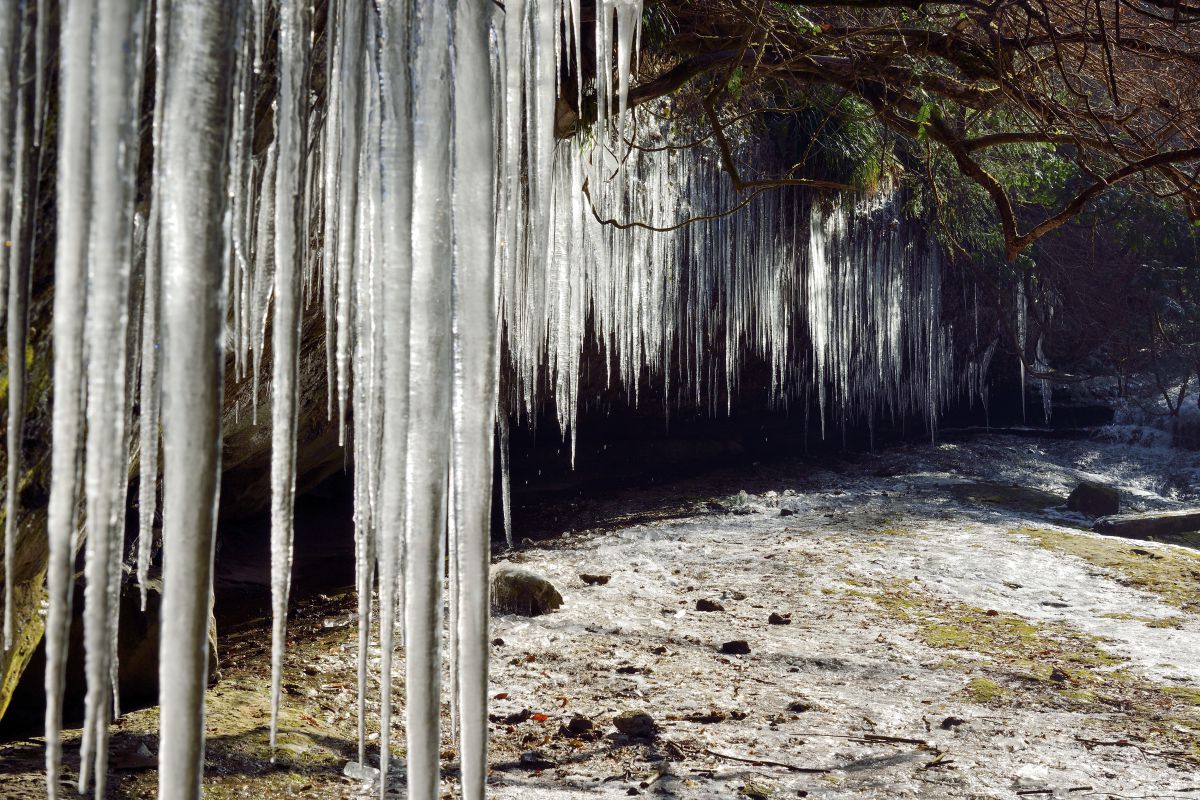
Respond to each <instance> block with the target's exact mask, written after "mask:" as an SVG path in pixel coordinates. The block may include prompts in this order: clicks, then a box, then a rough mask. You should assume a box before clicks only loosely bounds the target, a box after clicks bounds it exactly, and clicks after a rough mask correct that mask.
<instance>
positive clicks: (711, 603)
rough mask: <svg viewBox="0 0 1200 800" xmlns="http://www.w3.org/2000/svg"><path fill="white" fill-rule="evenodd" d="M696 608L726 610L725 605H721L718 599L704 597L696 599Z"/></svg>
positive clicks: (700, 609)
mask: <svg viewBox="0 0 1200 800" xmlns="http://www.w3.org/2000/svg"><path fill="white" fill-rule="evenodd" d="M696 610H697V611H724V610H725V606H723V605H721V604H720V603H718V602H717V601H716V600H709V599H707V598H703V597H702V598H700V599H699V600H697V601H696Z"/></svg>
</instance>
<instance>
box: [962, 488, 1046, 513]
mask: <svg viewBox="0 0 1200 800" xmlns="http://www.w3.org/2000/svg"><path fill="white" fill-rule="evenodd" d="M949 491H950V494H951V495H953V496H954V497H955V498H956V499H958V500H959V501H961V502H964V503H968V504H980V503H982V504H984V505H990V506H997V507H999V508H1004V509H1008V510H1010V511H1020V512H1024V513H1027V514H1034V513H1038V512H1040V511H1042V510H1044V509H1046V508H1049V507H1052V506H1060V505H1063V503H1064V502H1065V501H1064V500H1063V498H1061V497H1059V496H1058V495H1056V494H1051V493H1050V492H1043V491H1041V490H1039V489H1030V488H1027V487H1024V486H1014V485H1011V484H1003V483H994V482H991V481H978V482H973V483H960V484H955V485H953V486H951V487H950V489H949Z"/></svg>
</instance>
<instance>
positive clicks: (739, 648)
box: [721, 639, 750, 656]
mask: <svg viewBox="0 0 1200 800" xmlns="http://www.w3.org/2000/svg"><path fill="white" fill-rule="evenodd" d="M721 652H722V653H724V654H725V655H728V656H744V655H748V654H749V653H750V644H749V643H748V642H747V641H746V640H745V639H734V640H733V641H731V642H725V644H723V645H721Z"/></svg>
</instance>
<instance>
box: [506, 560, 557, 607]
mask: <svg viewBox="0 0 1200 800" xmlns="http://www.w3.org/2000/svg"><path fill="white" fill-rule="evenodd" d="M562 603H563V599H562V595H561V594H559V593H558V589H556V588H554V584H552V583H551V582H550V581H549V580H547V579H546V578H544V577H542V576H541V575H538V574H537V573H536V572H533V571H531V570H528V569H523V568H521V567H517V566H514V565H512V564H497V565H496V566H494V567H492V609H493V610H494V611H497V612H499V613H502V614H520V615H522V616H526V617H537V616H540V615H542V614H549V613H550V612H551V611H554V610H555V609H557V608H559V607H561V606H562Z"/></svg>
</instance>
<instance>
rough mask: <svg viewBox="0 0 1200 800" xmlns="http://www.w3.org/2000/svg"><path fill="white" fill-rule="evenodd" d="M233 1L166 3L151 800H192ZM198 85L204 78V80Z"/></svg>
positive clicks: (216, 464) (198, 770)
mask: <svg viewBox="0 0 1200 800" xmlns="http://www.w3.org/2000/svg"><path fill="white" fill-rule="evenodd" d="M242 6H243V4H242V3H240V2H237V0H173V1H172V2H171V3H170V4H169V5H168V6H167V8H168V14H169V19H168V25H169V32H168V40H167V49H168V51H169V52H170V53H171V57H170V59H169V60H168V61H167V62H166V63H165V64H164V65H162V66H163V68H165V69H166V71H167V77H166V83H165V89H166V91H165V96H164V98H163V99H162V100H161V101H160V102H164V103H165V104H166V107H165V109H164V111H163V128H162V161H163V170H162V183H161V193H162V248H163V250H162V252H163V262H162V263H163V276H162V277H163V307H162V310H163V345H164V357H163V421H164V425H163V562H164V563H163V566H164V572H163V610H162V619H163V624H162V640H161V644H160V657H159V686H160V693H159V700H160V703H161V707H160V717H159V754H158V771H159V787H158V796H159V798H161V800H199V798H200V788H201V779H202V777H203V772H204V689H205V686H206V684H207V677H208V618H209V609H210V608H211V603H212V565H213V544H214V541H215V536H214V533H215V528H216V514H217V502H218V497H219V494H220V476H221V446H220V442H221V403H222V396H223V392H222V385H223V381H224V365H225V361H224V336H223V334H224V325H225V287H224V286H223V280H224V274H225V264H224V261H225V258H226V257H227V254H228V252H229V248H228V244H227V233H226V230H225V211H226V206H227V203H228V196H227V192H226V175H225V171H226V169H227V163H228V162H227V159H226V147H227V146H228V142H229V129H230V125H231V122H232V118H233V103H232V76H233V72H234V70H233V66H234V58H235V53H234V41H235V38H236V37H235V35H234V31H235V26H236V25H237V24H238V21H239V17H240V16H241V14H242ZM201 76H202V77H201Z"/></svg>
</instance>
